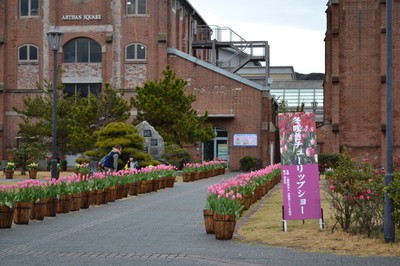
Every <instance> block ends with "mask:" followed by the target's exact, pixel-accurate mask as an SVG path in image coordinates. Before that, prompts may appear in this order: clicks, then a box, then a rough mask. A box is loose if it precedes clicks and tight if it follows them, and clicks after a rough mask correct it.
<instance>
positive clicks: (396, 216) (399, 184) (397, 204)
mask: <svg viewBox="0 0 400 266" xmlns="http://www.w3.org/2000/svg"><path fill="white" fill-rule="evenodd" d="M385 190H386V192H387V193H388V198H390V199H391V200H393V204H394V212H393V214H392V215H393V220H394V223H395V224H396V227H397V228H399V229H400V173H399V172H396V173H394V175H393V182H392V183H390V184H389V185H388V186H387V187H386V188H385Z"/></svg>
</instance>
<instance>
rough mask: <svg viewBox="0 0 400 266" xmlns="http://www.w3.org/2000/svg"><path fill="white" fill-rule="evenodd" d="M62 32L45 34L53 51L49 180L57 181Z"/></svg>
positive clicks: (55, 30)
mask: <svg viewBox="0 0 400 266" xmlns="http://www.w3.org/2000/svg"><path fill="white" fill-rule="evenodd" d="M62 36H63V33H62V31H60V30H59V29H53V30H50V31H48V32H47V40H48V41H49V46H50V49H51V50H52V51H53V130H52V158H51V178H52V179H53V178H54V179H57V52H58V50H59V49H60V46H61V38H62Z"/></svg>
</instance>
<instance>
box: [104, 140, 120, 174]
mask: <svg viewBox="0 0 400 266" xmlns="http://www.w3.org/2000/svg"><path fill="white" fill-rule="evenodd" d="M121 151H122V146H121V145H115V146H114V147H113V148H112V149H111V151H110V153H109V154H108V155H107V156H106V158H105V160H104V164H103V166H104V170H105V171H106V172H108V171H111V172H116V171H118V159H119V157H120V156H121Z"/></svg>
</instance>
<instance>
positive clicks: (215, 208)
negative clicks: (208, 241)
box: [203, 164, 281, 240]
mask: <svg viewBox="0 0 400 266" xmlns="http://www.w3.org/2000/svg"><path fill="white" fill-rule="evenodd" d="M280 180H281V174H280V164H277V165H273V166H270V167H267V168H265V169H263V170H259V171H255V172H251V173H250V174H242V175H238V176H236V177H233V178H230V179H228V180H223V181H222V183H218V184H214V185H212V186H210V187H209V188H208V191H207V192H208V195H207V200H206V209H204V210H203V216H204V225H205V229H206V233H207V234H215V238H216V239H220V240H228V239H232V237H233V233H234V230H235V225H236V220H237V219H239V218H240V216H241V215H242V212H243V211H244V210H248V209H249V208H250V206H251V205H252V204H254V203H255V202H256V201H257V200H259V199H261V198H262V197H263V196H265V195H266V194H267V193H268V192H269V191H270V190H271V189H272V188H273V187H274V186H275V185H276V184H277V183H279V182H280Z"/></svg>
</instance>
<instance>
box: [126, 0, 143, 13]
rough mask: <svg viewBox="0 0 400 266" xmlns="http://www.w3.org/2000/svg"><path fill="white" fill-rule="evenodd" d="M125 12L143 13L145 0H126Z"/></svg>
mask: <svg viewBox="0 0 400 266" xmlns="http://www.w3.org/2000/svg"><path fill="white" fill-rule="evenodd" d="M126 13H127V14H128V15H143V14H146V13H147V0H127V1H126Z"/></svg>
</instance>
